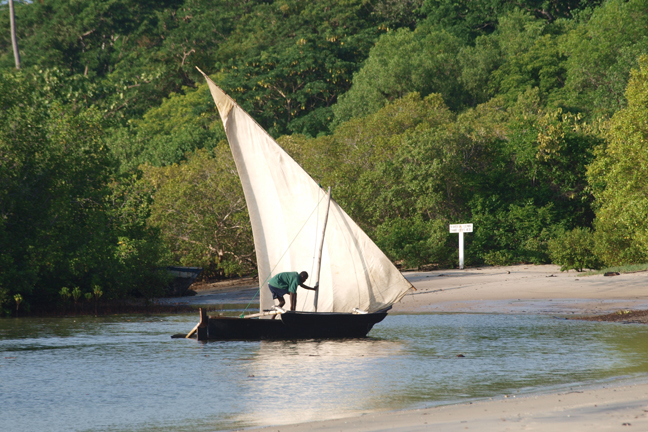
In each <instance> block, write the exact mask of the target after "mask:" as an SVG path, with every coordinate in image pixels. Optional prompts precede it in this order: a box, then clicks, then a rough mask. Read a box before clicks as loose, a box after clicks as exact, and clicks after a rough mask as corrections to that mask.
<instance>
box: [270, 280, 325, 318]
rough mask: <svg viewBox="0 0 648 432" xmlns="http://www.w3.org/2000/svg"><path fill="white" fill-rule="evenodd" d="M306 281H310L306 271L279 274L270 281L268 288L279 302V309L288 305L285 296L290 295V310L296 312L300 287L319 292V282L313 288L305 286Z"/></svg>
mask: <svg viewBox="0 0 648 432" xmlns="http://www.w3.org/2000/svg"><path fill="white" fill-rule="evenodd" d="M306 279H308V273H306V272H305V271H303V272H301V273H297V272H283V273H277V274H276V275H274V277H273V278H272V279H270V281H268V286H269V287H270V292H271V293H272V298H273V299H277V300H279V308H283V306H284V305H285V304H286V301H285V300H284V296H285V295H286V294H289V293H290V310H291V311H294V310H295V308H296V307H297V287H298V286H300V287H302V288H304V289H307V290H311V291H315V290H317V288H319V282H317V283H316V284H315V286H314V287H312V288H311V287H309V286H308V285H304V282H306Z"/></svg>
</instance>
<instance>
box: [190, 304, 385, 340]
mask: <svg viewBox="0 0 648 432" xmlns="http://www.w3.org/2000/svg"><path fill="white" fill-rule="evenodd" d="M387 310H388V309H385V310H382V311H379V312H374V313H370V314H350V313H335V312H286V313H284V314H282V315H280V316H279V317H278V318H277V319H274V320H273V319H254V318H251V319H244V318H229V317H215V318H209V319H208V322H207V326H205V327H203V328H199V329H198V340H273V339H274V340H293V339H346V338H363V337H366V336H367V333H369V331H370V330H371V329H372V328H373V326H374V324H377V323H379V322H380V321H382V320H383V319H384V318H385V317H386V316H387Z"/></svg>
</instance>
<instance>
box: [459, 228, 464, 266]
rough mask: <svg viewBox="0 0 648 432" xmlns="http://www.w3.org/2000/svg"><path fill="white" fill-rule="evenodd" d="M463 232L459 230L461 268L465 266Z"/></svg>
mask: <svg viewBox="0 0 648 432" xmlns="http://www.w3.org/2000/svg"><path fill="white" fill-rule="evenodd" d="M463 255H464V254H463V232H461V231H460V232H459V270H463V268H464V257H463Z"/></svg>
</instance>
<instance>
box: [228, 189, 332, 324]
mask: <svg viewBox="0 0 648 432" xmlns="http://www.w3.org/2000/svg"><path fill="white" fill-rule="evenodd" d="M324 197H326V195H323V196H322V197H321V198H320V199H319V201H317V204H315V208H314V209H313V211H311V212H310V214H309V215H308V217H307V218H306V220H305V221H304V223H303V225H302V226H301V227H300V228H299V231H297V234H295V237H293V239H292V241H291V242H290V244H289V245H288V247H287V248H286V250H285V251H284V253H283V254H281V257H279V259H278V260H277V263H276V264H275V265H274V267H273V268H272V269H271V270H270V273H269V274H268V277H266V278H265V280H264V281H263V283H262V284H259V289H258V290H257V292H256V293H255V294H254V296H253V297H252V300H250V302H249V303H248V304H247V306H245V309H244V310H243V313H241V316H240V317H241V318H243V316H244V315H245V312H247V310H248V309H249V308H250V305H251V304H252V302H253V301H254V299H255V298H256V296H257V295H259V294H260V293H261V287H262V286H264V285H265V284H266V282H268V281H269V280H270V278H271V276H272V274H273V273H274V271H275V269H276V268H277V266H278V265H279V263H280V262H281V260H282V259H283V257H284V256H286V254H287V253H288V251H289V250H290V247H291V246H292V245H293V243H295V240H297V237H299V234H301V232H302V230H303V229H304V227H305V226H306V224H307V223H308V221H309V220H310V218H311V217H313V213H315V212H316V211H317V209H318V208H319V205H320V203H321V202H322V200H323V199H324Z"/></svg>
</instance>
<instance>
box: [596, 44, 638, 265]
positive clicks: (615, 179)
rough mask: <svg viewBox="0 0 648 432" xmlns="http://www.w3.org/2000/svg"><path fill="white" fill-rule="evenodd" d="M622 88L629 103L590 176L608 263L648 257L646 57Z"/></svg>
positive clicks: (602, 249)
mask: <svg viewBox="0 0 648 432" xmlns="http://www.w3.org/2000/svg"><path fill="white" fill-rule="evenodd" d="M639 65H640V69H639V70H634V71H633V72H632V78H631V80H630V83H629V85H628V88H627V91H626V97H627V99H628V107H627V108H625V109H623V110H620V111H618V112H617V113H616V114H615V115H614V116H613V117H612V119H611V120H610V124H609V129H608V130H607V131H606V133H605V137H606V141H607V146H601V147H599V148H598V151H597V157H596V160H595V161H594V163H592V165H591V166H590V167H589V170H588V173H587V174H588V179H589V181H590V184H591V185H592V190H593V192H594V196H595V197H596V200H597V204H598V205H597V207H598V208H597V212H596V223H595V226H596V233H597V241H598V247H599V253H600V256H601V258H602V259H603V260H604V261H605V263H606V264H607V265H617V264H626V263H633V262H641V261H645V260H647V259H648V225H647V223H646V215H647V214H648V198H647V196H648V182H647V180H646V179H647V178H648V128H647V127H646V125H647V124H648V108H647V107H648V103H647V102H648V57H646V56H643V57H641V59H640V61H639Z"/></svg>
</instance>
